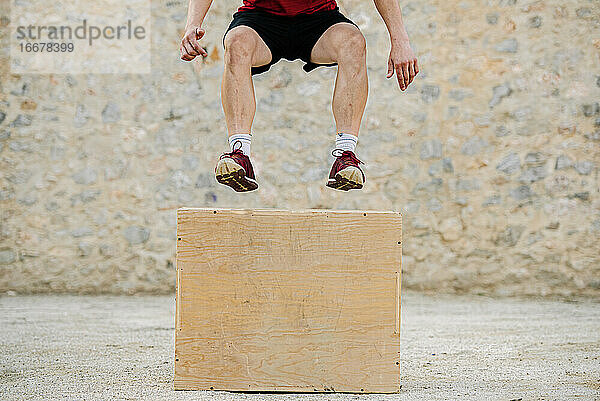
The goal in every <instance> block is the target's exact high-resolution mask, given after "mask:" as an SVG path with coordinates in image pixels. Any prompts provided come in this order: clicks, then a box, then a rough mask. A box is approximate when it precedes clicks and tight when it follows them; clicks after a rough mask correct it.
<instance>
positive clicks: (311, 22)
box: [223, 7, 358, 75]
mask: <svg viewBox="0 0 600 401" xmlns="http://www.w3.org/2000/svg"><path fill="white" fill-rule="evenodd" d="M338 22H348V23H350V24H352V25H354V26H356V27H357V28H358V25H356V24H355V23H354V22H352V21H351V20H350V19H348V18H346V17H345V16H344V15H343V14H342V13H341V12H340V11H339V7H336V9H335V10H327V11H317V12H315V13H313V14H300V15H295V16H292V17H290V16H281V15H276V14H271V13H268V12H266V11H262V10H244V11H237V12H236V13H235V14H233V21H231V23H230V24H229V27H228V28H227V30H226V31H225V33H224V34H223V47H225V35H227V32H229V30H230V29H233V28H235V27H236V26H240V25H245V26H249V27H250V28H252V29H254V30H255V31H256V33H258V35H259V36H260V37H261V38H262V40H263V41H264V42H265V43H266V45H267V46H268V47H269V50H271V55H272V56H273V58H272V59H271V62H270V63H269V64H265V65H262V66H260V67H252V75H254V74H260V73H263V72H265V71H267V70H268V69H269V68H271V66H272V65H273V64H275V63H277V62H278V61H279V60H281V59H282V58H285V59H286V60H290V61H292V60H297V59H300V60H302V61H304V62H305V63H306V64H305V65H304V66H303V67H302V68H303V69H304V71H306V72H309V71H312V70H314V69H315V68H317V67H319V66H321V65H322V66H334V65H337V63H331V64H315V63H311V62H310V53H311V51H312V48H313V47H314V46H315V43H317V40H319V38H320V37H321V35H323V33H324V32H325V31H326V30H327V28H329V27H330V26H332V25H334V24H337V23H338Z"/></svg>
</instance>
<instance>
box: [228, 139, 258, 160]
mask: <svg viewBox="0 0 600 401" xmlns="http://www.w3.org/2000/svg"><path fill="white" fill-rule="evenodd" d="M251 141H252V134H233V135H231V136H230V137H229V146H230V147H231V151H232V152H233V151H234V150H236V149H242V152H243V153H244V154H245V155H246V156H248V157H250V142H251Z"/></svg>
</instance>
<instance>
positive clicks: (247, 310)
mask: <svg viewBox="0 0 600 401" xmlns="http://www.w3.org/2000/svg"><path fill="white" fill-rule="evenodd" d="M401 220H402V217H401V215H400V213H397V212H374V211H329V210H308V211H285V210H231V209H194V208H181V209H178V211H177V298H176V299H177V307H176V309H177V310H176V330H175V332H176V334H175V389H182V390H183V389H188V390H191V389H205V390H211V389H213V390H230V391H294V392H315V391H317V392H334V391H335V392H357V393H360V392H364V393H367V392H377V393H379V392H381V393H394V392H398V391H399V389H400V381H399V380H400V369H399V352H400V272H401V254H402V249H401V248H402V238H401V233H402V228H401Z"/></svg>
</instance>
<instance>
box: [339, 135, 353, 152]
mask: <svg viewBox="0 0 600 401" xmlns="http://www.w3.org/2000/svg"><path fill="white" fill-rule="evenodd" d="M356 142H358V137H357V136H355V135H352V134H344V133H343V132H338V133H337V134H336V135H335V147H336V149H342V150H350V151H352V152H354V149H355V148H356Z"/></svg>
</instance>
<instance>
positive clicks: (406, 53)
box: [386, 41, 419, 91]
mask: <svg viewBox="0 0 600 401" xmlns="http://www.w3.org/2000/svg"><path fill="white" fill-rule="evenodd" d="M394 70H395V71H396V78H398V85H400V89H401V90H403V91H404V90H406V88H407V87H408V85H409V84H410V83H411V82H412V81H413V79H415V76H416V75H417V74H418V73H419V66H418V64H417V58H416V57H415V55H414V53H413V51H412V49H411V47H410V43H409V42H408V41H401V42H396V43H395V42H393V41H392V50H391V51H390V58H389V59H388V72H387V77H386V78H391V77H392V76H393V75H394Z"/></svg>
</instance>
